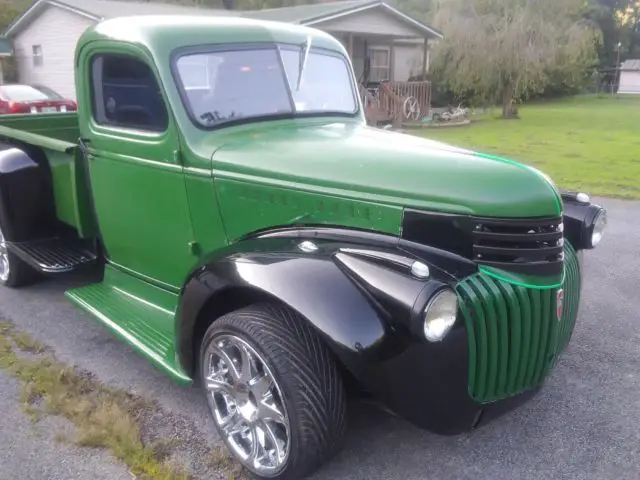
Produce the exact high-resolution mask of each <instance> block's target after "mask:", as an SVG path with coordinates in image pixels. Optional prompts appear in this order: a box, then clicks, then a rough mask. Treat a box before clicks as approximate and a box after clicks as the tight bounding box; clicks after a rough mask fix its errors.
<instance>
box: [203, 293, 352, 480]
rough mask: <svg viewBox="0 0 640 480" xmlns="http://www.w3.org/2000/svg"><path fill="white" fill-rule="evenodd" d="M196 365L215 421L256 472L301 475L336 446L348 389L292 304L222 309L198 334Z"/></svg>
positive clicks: (244, 462) (282, 477)
mask: <svg viewBox="0 0 640 480" xmlns="http://www.w3.org/2000/svg"><path fill="white" fill-rule="evenodd" d="M247 365H248V366H247ZM199 366H200V376H201V381H202V385H203V389H204V392H205V395H206V398H207V402H208V404H209V408H210V410H211V413H212V416H213V419H214V424H215V425H216V429H217V430H218V433H219V434H220V437H221V438H222V440H223V441H224V443H225V444H226V446H227V448H228V449H229V451H230V452H231V454H232V455H233V456H234V458H236V460H238V461H239V462H240V463H241V464H242V465H243V466H244V467H245V468H246V469H248V470H249V471H250V472H251V473H252V474H253V475H254V476H256V477H258V478H262V479H267V478H268V479H277V480H288V479H300V478H303V477H305V476H306V475H309V474H310V473H312V472H314V471H315V470H317V469H318V468H319V467H320V466H321V465H322V464H324V463H325V462H327V461H328V460H329V459H331V458H332V457H333V456H334V455H335V454H336V453H337V452H338V450H339V449H340V447H341V443H342V442H341V440H342V437H343V436H344V431H345V426H346V395H345V390H344V386H343V383H342V379H341V378H340V374H339V371H338V366H337V364H336V362H335V360H334V359H333V357H332V356H331V353H330V352H329V350H328V348H327V347H326V345H324V343H323V342H322V340H321V339H320V337H319V336H318V334H317V333H316V332H315V331H314V330H313V329H312V328H311V327H310V326H309V325H308V324H307V323H306V321H305V320H304V319H302V318H301V317H300V316H299V315H297V314H295V313H294V312H292V311H291V310H289V309H287V308H285V307H282V306H278V305H272V304H260V305H254V306H250V307H247V308H244V309H241V310H238V311H235V312H232V313H229V314H227V315H224V316H223V317H221V318H220V319H218V320H216V321H215V322H214V323H213V324H211V326H210V327H209V328H208V329H207V331H206V333H205V335H204V339H203V342H202V348H201V349H200V359H199ZM247 453H248V454H247Z"/></svg>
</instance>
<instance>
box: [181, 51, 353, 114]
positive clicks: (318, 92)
mask: <svg viewBox="0 0 640 480" xmlns="http://www.w3.org/2000/svg"><path fill="white" fill-rule="evenodd" d="M307 47H308V45H307V44H305V45H302V46H300V47H298V48H296V47H283V48H281V49H276V48H272V49H244V50H233V51H217V52H205V53H193V54H187V55H184V56H182V57H180V58H179V59H178V61H177V63H176V66H177V73H178V76H179V79H180V82H181V83H182V86H183V88H184V91H185V94H186V95H185V96H186V102H187V103H188V108H189V109H190V110H191V112H192V114H193V116H194V118H195V120H196V121H197V122H198V123H199V124H201V125H202V126H205V127H214V126H217V125H220V124H223V123H226V122H229V121H234V120H242V119H250V118H252V117H264V116H271V115H283V114H285V115H286V114H308V113H313V114H318V113H337V114H353V113H355V112H356V110H357V103H356V96H355V94H354V91H353V87H352V83H351V76H350V70H349V67H348V64H347V63H346V61H345V60H344V58H343V57H341V56H339V55H337V54H335V53H331V52H325V51H322V50H315V49H313V48H310V49H309V50H308V55H307V56H306V61H304V60H305V58H303V57H304V51H305V49H306V48H307ZM301 49H302V50H301ZM301 52H302V54H301ZM301 62H302V63H301ZM283 66H284V68H283ZM301 72H302V76H301V75H300V73H301ZM298 87H299V88H298Z"/></svg>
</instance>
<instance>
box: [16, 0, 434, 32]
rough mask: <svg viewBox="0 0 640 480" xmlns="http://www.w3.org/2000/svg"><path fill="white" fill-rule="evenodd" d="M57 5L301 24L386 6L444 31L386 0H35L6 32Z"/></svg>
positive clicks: (104, 14) (106, 14)
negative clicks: (285, 0)
mask: <svg viewBox="0 0 640 480" xmlns="http://www.w3.org/2000/svg"><path fill="white" fill-rule="evenodd" d="M48 5H55V6H57V7H60V8H64V9H66V10H70V11H72V12H75V13H77V14H78V15H82V16H85V17H88V18H90V19H93V20H95V21H100V20H104V19H108V18H115V17H120V16H123V15H127V16H131V15H194V14H196V15H212V16H242V17H247V18H253V19H257V20H273V21H280V22H286V23H295V24H299V25H309V26H311V25H314V24H317V23H321V22H324V21H328V20H333V19H336V18H340V17H342V16H347V15H351V14H354V13H358V12H361V11H365V10H368V9H372V8H384V9H385V10H386V11H387V12H388V13H389V14H391V15H393V16H395V17H396V18H398V19H400V20H402V21H404V22H406V23H408V24H411V25H412V26H413V27H414V28H416V30H418V31H422V32H423V33H424V35H425V36H427V37H431V38H434V37H439V38H442V34H441V33H440V32H438V31H437V30H435V29H434V28H431V27H429V26H428V25H425V24H424V23H422V22H420V21H418V20H416V19H415V18H412V17H410V16H408V15H407V14H405V13H403V12H402V11H400V10H398V9H397V8H395V7H394V6H392V5H389V4H387V3H386V2H385V1H384V0H347V1H334V2H325V3H319V4H311V5H298V6H295V7H285V8H270V9H265V10H222V9H213V8H201V7H189V6H184V5H175V4H166V3H158V2H138V1H133V2H132V1H127V2H125V1H122V0H35V1H34V2H33V3H32V4H31V7H29V8H28V9H27V10H26V11H25V12H24V13H23V14H22V15H20V16H19V17H17V18H16V19H15V20H14V21H13V22H12V23H11V24H10V25H9V26H8V27H7V28H6V29H5V31H4V34H5V35H7V36H10V35H15V34H16V33H17V32H18V31H20V30H21V29H22V28H24V27H25V26H26V25H28V24H29V22H30V21H31V20H32V19H33V18H35V17H37V15H38V14H39V13H40V12H41V10H42V9H43V8H46V7H47V6H48Z"/></svg>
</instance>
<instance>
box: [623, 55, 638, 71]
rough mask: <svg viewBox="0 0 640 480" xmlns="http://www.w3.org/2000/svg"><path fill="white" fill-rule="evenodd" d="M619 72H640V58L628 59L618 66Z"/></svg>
mask: <svg viewBox="0 0 640 480" xmlns="http://www.w3.org/2000/svg"><path fill="white" fill-rule="evenodd" d="M620 70H640V58H635V59H630V60H627V61H625V62H623V63H622V65H620Z"/></svg>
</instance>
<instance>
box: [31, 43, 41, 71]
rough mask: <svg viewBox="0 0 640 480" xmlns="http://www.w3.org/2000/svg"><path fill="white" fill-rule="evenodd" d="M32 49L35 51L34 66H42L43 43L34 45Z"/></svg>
mask: <svg viewBox="0 0 640 480" xmlns="http://www.w3.org/2000/svg"><path fill="white" fill-rule="evenodd" d="M31 49H32V51H33V66H34V67H41V66H42V45H33V46H32V47H31Z"/></svg>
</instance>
